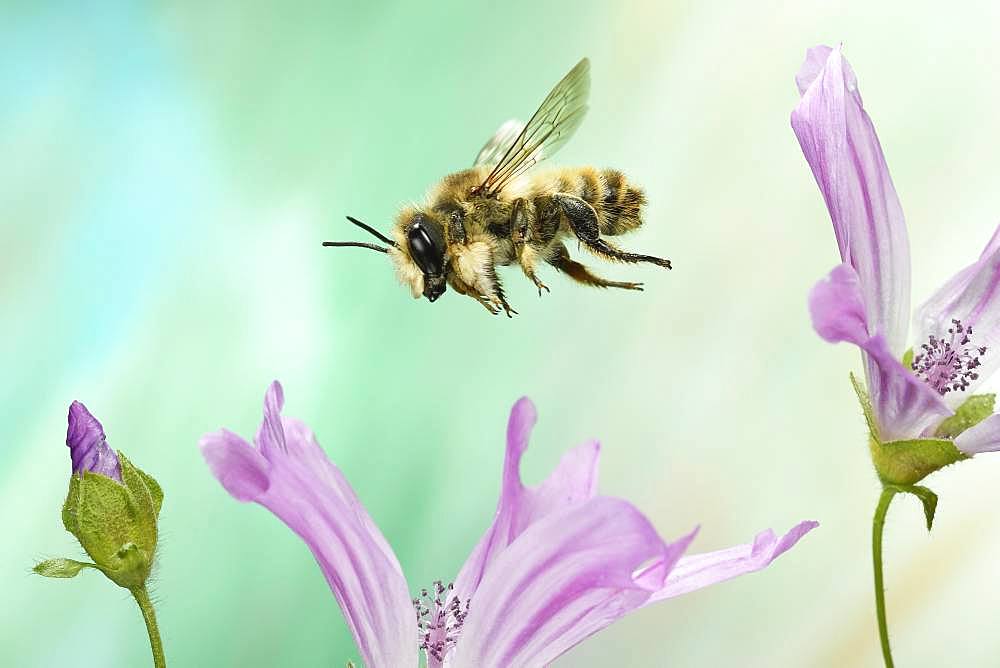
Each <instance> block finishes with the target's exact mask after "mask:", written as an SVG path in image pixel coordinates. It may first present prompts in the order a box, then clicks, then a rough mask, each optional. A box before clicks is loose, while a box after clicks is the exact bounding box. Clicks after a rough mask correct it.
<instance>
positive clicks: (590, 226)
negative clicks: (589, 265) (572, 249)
mask: <svg viewBox="0 0 1000 668" xmlns="http://www.w3.org/2000/svg"><path fill="white" fill-rule="evenodd" d="M552 199H553V200H554V201H555V202H556V204H558V205H559V208H560V209H561V211H562V215H563V216H565V217H566V222H568V223H569V227H570V229H571V230H573V234H575V235H576V238H577V239H579V240H580V241H582V242H583V244H584V245H585V246H586V247H587V249H588V250H589V251H590V252H592V253H593V254H594V255H598V256H600V257H603V258H604V259H606V260H612V261H615V262H649V263H650V264H655V265H658V266H660V267H663V268H665V269H670V260H664V259H662V258H658V257H654V256H652V255H640V254H638V253H629V252H628V251H623V250H621V249H620V248H616V247H615V246H613V245H611V244H609V243H608V242H607V241H605V240H604V239H602V238H601V232H600V227H599V225H598V221H597V212H596V211H594V207H592V206H590V205H589V204H587V202H585V201H583V200H582V199H580V198H579V197H576V196H574V195H568V194H566V193H557V194H555V195H553V196H552Z"/></svg>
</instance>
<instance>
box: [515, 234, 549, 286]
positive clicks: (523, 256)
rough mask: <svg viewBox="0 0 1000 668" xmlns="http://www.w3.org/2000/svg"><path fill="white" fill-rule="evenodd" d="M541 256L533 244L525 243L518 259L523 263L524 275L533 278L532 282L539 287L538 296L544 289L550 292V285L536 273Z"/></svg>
mask: <svg viewBox="0 0 1000 668" xmlns="http://www.w3.org/2000/svg"><path fill="white" fill-rule="evenodd" d="M540 256H541V253H539V251H538V249H537V248H535V247H534V246H533V245H530V244H525V246H524V248H523V249H522V250H521V253H520V254H519V255H518V257H517V259H518V262H519V263H520V265H521V269H522V270H523V271H524V275H525V276H527V277H528V278H530V279H531V282H532V283H534V284H535V287H536V288H538V296H539V297H541V296H542V290H545V291H546V292H549V286H547V285H545V284H544V283H542V281H541V279H539V278H538V276H537V275H536V274H535V265H536V263H537V262H538V258H539V257H540Z"/></svg>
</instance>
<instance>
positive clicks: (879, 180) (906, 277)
mask: <svg viewBox="0 0 1000 668" xmlns="http://www.w3.org/2000/svg"><path fill="white" fill-rule="evenodd" d="M824 56H825V58H824ZM821 60H822V61H824V62H823V65H822V67H820V66H819V62H820V61H821ZM797 82H798V85H799V89H800V91H802V99H801V101H800V102H799V105H798V106H797V107H796V108H795V110H794V111H793V112H792V128H793V129H794V131H795V135H796V136H797V137H798V139H799V145H800V146H801V147H802V152H803V153H804V154H805V157H806V160H807V161H808V162H809V166H810V167H811V168H812V172H813V176H815V178H816V182H817V184H819V188H820V191H822V193H823V199H824V200H825V201H826V207H827V209H828V210H829V212H830V218H831V219H832V221H833V228H834V232H835V234H836V236H837V243H838V245H839V247H840V257H841V259H842V260H843V261H844V262H845V263H847V264H850V265H851V266H852V267H853V268H854V269H855V271H856V272H857V274H858V276H859V280H860V288H861V292H862V294H863V295H864V305H865V313H866V314H867V318H866V320H867V322H868V324H869V333H870V334H873V335H874V334H878V333H883V334H884V335H885V338H886V341H887V343H888V347H889V350H890V351H893V355H894V356H896V357H901V356H902V353H903V346H904V345H905V343H906V329H907V325H908V322H907V320H908V317H909V309H910V252H909V241H908V240H907V236H906V223H905V220H904V218H903V210H902V207H901V206H900V204H899V198H898V197H897V196H896V191H895V188H894V187H893V185H892V178H891V177H890V175H889V168H888V167H887V165H886V162H885V157H884V156H883V154H882V147H881V146H880V144H879V141H878V136H877V135H876V133H875V127H874V125H873V124H872V122H871V119H870V118H869V117H868V114H867V113H865V110H864V107H863V105H862V101H861V94H860V92H859V91H858V86H857V79H856V78H855V76H854V72H853V71H852V70H851V67H850V65H849V64H848V63H847V61H846V60H845V59H844V58H843V56H842V54H841V52H840V49H839V48H837V49H830V48H829V47H825V46H824V47H816V48H814V49H811V50H810V51H809V53H808V55H807V57H806V61H805V63H804V64H803V66H802V68H801V70H800V71H799V76H798V77H797Z"/></svg>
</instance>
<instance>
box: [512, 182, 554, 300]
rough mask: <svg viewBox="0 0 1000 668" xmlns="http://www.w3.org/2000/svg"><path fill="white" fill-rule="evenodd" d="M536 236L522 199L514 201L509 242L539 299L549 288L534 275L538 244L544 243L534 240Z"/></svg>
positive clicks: (525, 204)
mask: <svg viewBox="0 0 1000 668" xmlns="http://www.w3.org/2000/svg"><path fill="white" fill-rule="evenodd" d="M537 236H538V235H537V233H536V230H535V229H534V228H533V226H532V225H531V223H530V218H529V215H528V211H527V203H526V202H525V200H524V199H523V198H518V199H516V200H514V202H513V207H512V208H511V214H510V240H511V242H513V244H514V253H515V255H516V256H517V263H518V264H520V265H521V269H522V270H523V271H524V275H525V276H527V277H528V278H529V279H531V282H532V283H534V284H535V287H536V288H538V296H539V297H541V296H542V290H545V291H546V292H549V287H548V286H547V285H545V284H544V283H542V281H541V280H540V279H539V278H538V275H537V274H536V273H535V263H536V262H537V261H538V257H539V254H540V253H539V251H540V247H539V244H541V245H542V246H544V242H542V241H541V240H539V239H536V237H537Z"/></svg>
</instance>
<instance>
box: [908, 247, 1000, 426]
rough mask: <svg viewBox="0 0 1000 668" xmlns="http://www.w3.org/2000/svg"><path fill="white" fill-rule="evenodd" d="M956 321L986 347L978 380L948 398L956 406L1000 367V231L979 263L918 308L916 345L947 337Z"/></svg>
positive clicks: (975, 341) (952, 280) (953, 279)
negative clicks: (953, 321)
mask: <svg viewBox="0 0 1000 668" xmlns="http://www.w3.org/2000/svg"><path fill="white" fill-rule="evenodd" d="M953 319H954V320H960V321H961V322H962V325H964V326H968V327H972V328H973V336H972V341H971V342H970V345H972V346H975V347H977V348H978V347H980V346H986V354H984V355H981V356H980V360H981V362H982V366H980V367H979V369H978V373H979V378H978V379H976V380H974V381H972V382H971V383H970V385H969V387H968V388H966V390H965V391H964V392H950V393H948V394H946V395H945V401H946V402H947V403H949V404H950V405H952V406H953V407H954V406H958V405H960V404H961V403H962V402H963V401H964V400H965V399H966V398H968V396H969V395H970V394H972V393H974V392H975V389H976V387H978V386H979V385H981V384H982V382H983V381H984V380H986V378H987V377H989V375H990V374H992V373H993V372H994V371H996V370H997V368H1000V228H997V230H996V231H995V232H994V233H993V237H992V238H991V239H990V241H989V243H988V244H986V248H985V249H984V250H983V253H982V254H981V255H980V256H979V259H978V260H977V261H976V262H974V263H973V264H971V265H969V266H968V267H965V268H964V269H962V270H961V271H960V272H958V273H957V274H955V275H954V276H952V277H951V279H949V280H948V281H947V282H946V283H945V284H944V285H943V286H941V288H940V289H939V290H938V291H937V292H936V293H934V295H933V296H931V298H930V299H928V300H927V301H926V302H925V303H924V304H922V305H921V306H920V308H919V309H917V313H916V314H915V315H914V329H915V330H916V332H917V345H920V344H922V343H924V342H926V341H927V340H928V338H929V337H930V336H931V335H933V336H936V337H938V338H941V337H942V336H943V337H945V338H947V336H948V334H947V331H948V329H949V328H950V327H951V325H952V322H951V321H952V320H953Z"/></svg>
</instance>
